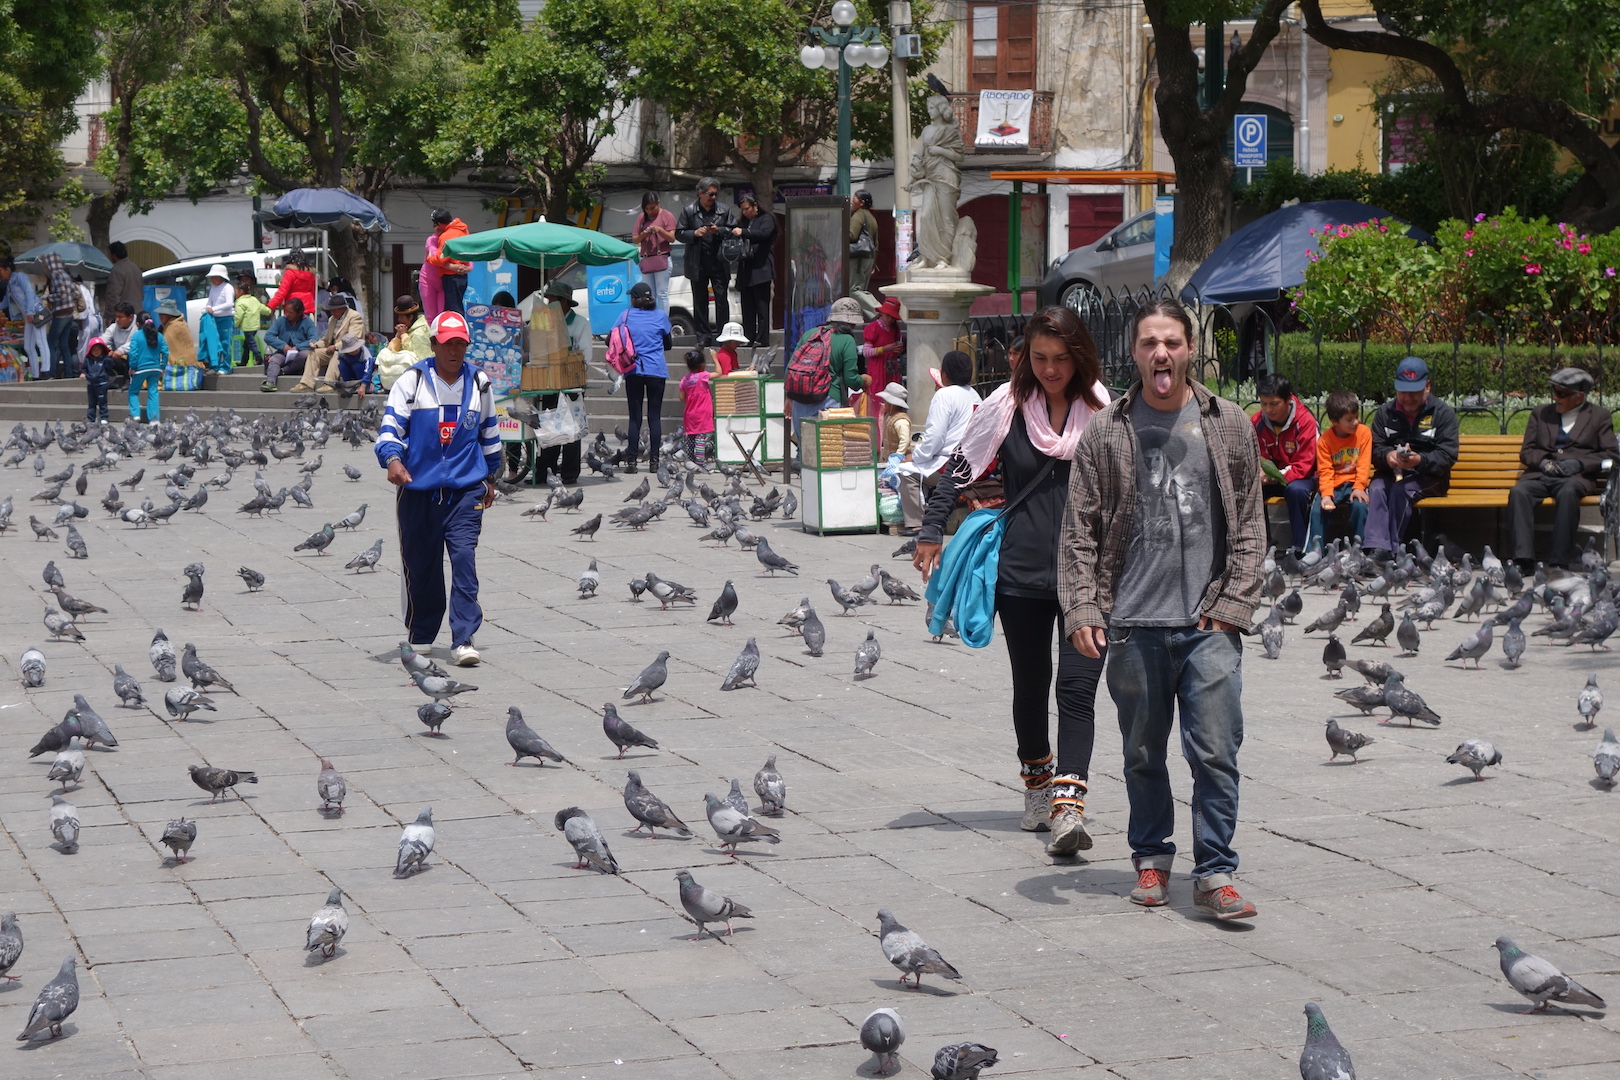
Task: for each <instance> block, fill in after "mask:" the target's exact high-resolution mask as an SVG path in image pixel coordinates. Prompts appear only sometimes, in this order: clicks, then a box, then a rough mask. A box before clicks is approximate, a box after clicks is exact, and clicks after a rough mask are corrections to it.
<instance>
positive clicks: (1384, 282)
mask: <svg viewBox="0 0 1620 1080" xmlns="http://www.w3.org/2000/svg"><path fill="white" fill-rule="evenodd" d="M1406 233H1407V227H1406V226H1405V225H1403V224H1401V223H1399V222H1381V221H1376V220H1374V221H1368V222H1365V223H1363V224H1358V225H1338V226H1328V227H1327V228H1325V229H1323V230H1321V234H1320V236H1319V241H1320V244H1321V252H1320V253H1317V252H1315V251H1312V252H1310V253H1309V257H1310V259H1311V262H1310V264H1309V265H1308V266H1307V267H1306V268H1305V286H1304V288H1302V289H1300V290H1299V292H1298V293H1297V294H1296V296H1295V301H1296V303H1297V304H1298V306H1299V308H1300V309H1301V310H1302V311H1304V312H1305V313H1306V314H1307V315H1309V316H1310V317H1311V318H1312V319H1314V320H1315V321H1316V323H1317V324H1318V325H1319V326H1321V327H1322V328H1323V330H1324V332H1326V333H1329V334H1332V335H1334V336H1338V335H1341V334H1346V333H1353V332H1354V328H1355V327H1356V326H1362V327H1371V326H1373V325H1374V324H1375V323H1377V322H1379V321H1380V320H1381V319H1384V320H1386V321H1387V315H1385V313H1386V312H1388V313H1393V314H1394V315H1395V316H1396V317H1397V318H1400V319H1404V320H1407V321H1412V320H1414V319H1416V318H1419V317H1421V315H1422V312H1423V310H1424V307H1425V306H1426V305H1425V303H1424V298H1425V296H1426V295H1427V289H1426V285H1425V283H1426V282H1428V281H1429V280H1430V279H1431V278H1432V277H1433V276H1434V273H1435V268H1436V263H1437V261H1438V254H1437V252H1436V251H1435V250H1434V248H1432V247H1428V246H1426V245H1424V244H1419V243H1415V242H1414V241H1412V240H1410V239H1408V238H1407V235H1406Z"/></svg>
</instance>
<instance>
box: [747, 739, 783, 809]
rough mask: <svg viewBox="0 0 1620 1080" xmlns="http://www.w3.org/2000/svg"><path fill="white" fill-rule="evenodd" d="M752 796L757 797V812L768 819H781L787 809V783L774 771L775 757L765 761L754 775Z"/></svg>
mask: <svg viewBox="0 0 1620 1080" xmlns="http://www.w3.org/2000/svg"><path fill="white" fill-rule="evenodd" d="M754 794H756V795H758V796H759V802H760V807H759V812H760V813H761V814H764V815H766V816H768V817H781V816H782V814H783V812H784V811H786V809H787V781H786V780H784V779H782V774H781V773H780V772H778V771H777V769H776V755H775V754H772V755H771V756H770V757H768V758H766V759H765V764H764V765H763V766H761V767H760V770H759V772H757V773H755V774H754Z"/></svg>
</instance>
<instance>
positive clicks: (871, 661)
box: [855, 627, 883, 679]
mask: <svg viewBox="0 0 1620 1080" xmlns="http://www.w3.org/2000/svg"><path fill="white" fill-rule="evenodd" d="M882 656H883V647H882V646H881V645H879V644H878V642H877V631H876V630H873V629H872V628H871V627H867V628H866V640H865V641H863V642H861V643H860V644H859V645H857V646H856V647H855V677H856V678H857V679H867V678H871V676H872V669H873V668H875V667H877V662H878V660H879V659H881V658H882Z"/></svg>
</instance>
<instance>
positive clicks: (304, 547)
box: [293, 521, 337, 555]
mask: <svg viewBox="0 0 1620 1080" xmlns="http://www.w3.org/2000/svg"><path fill="white" fill-rule="evenodd" d="M336 536H337V533H336V532H334V531H333V529H332V523H331V522H330V521H328V522H327V523H326V524H325V525H322V526H321V528H320V531H319V532H313V533H310V534H309V536H308V537H306V538H305V539H304V541H303V543H301V544H298V545H297V546H295V547H294V548H293V551H294V553H297V552H300V551H313V552H314V553H315V554H317V555H325V554H326V549H327V548H328V547H330V546H331V543H332V540H333V538H334V537H336Z"/></svg>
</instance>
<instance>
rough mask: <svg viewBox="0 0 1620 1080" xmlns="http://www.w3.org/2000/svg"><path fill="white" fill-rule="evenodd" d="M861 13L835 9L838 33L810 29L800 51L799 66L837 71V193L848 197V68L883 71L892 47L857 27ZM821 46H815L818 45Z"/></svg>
mask: <svg viewBox="0 0 1620 1080" xmlns="http://www.w3.org/2000/svg"><path fill="white" fill-rule="evenodd" d="M857 15H858V12H857V11H856V10H855V5H854V4H852V3H850V0H838V2H837V3H835V4H834V5H833V6H832V20H833V23H834V24H835V25H836V26H837V29H836V30H827V29H825V28H823V27H820V26H812V27H810V37H811V39H812V40H811V42H810V44H807V45H805V46H804V48H802V49H800V50H799V63H801V64H803V65H804V66H805V67H807V68H809V69H810V70H811V71H817V70H819V69H821V68H827V69H829V70H830V69H832V68H837V69H838V182H837V189H838V194H840V195H848V194H849V187H850V184H849V139H850V133H849V69H850V68H858V67H869V68H881V67H887V66H888V64H889V48H888V46H886V45H884V44H883V42H882V40H881V39H880V37H879V35H880V33H881V31H880V30H879V28H878V27H876V26H856V25H855V19H856V17H857ZM818 41H819V42H821V44H819V45H818V44H816V42H818Z"/></svg>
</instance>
